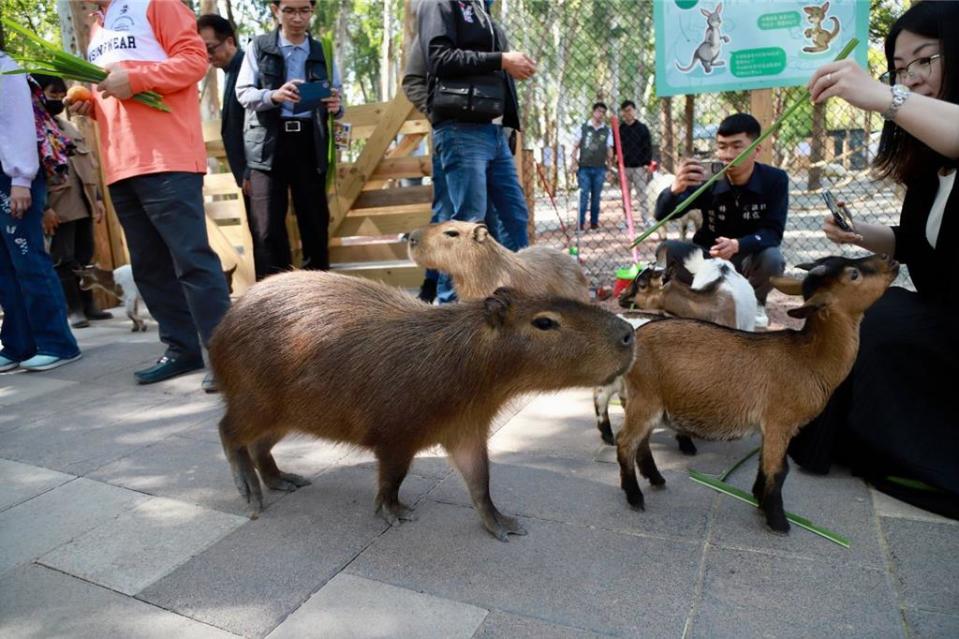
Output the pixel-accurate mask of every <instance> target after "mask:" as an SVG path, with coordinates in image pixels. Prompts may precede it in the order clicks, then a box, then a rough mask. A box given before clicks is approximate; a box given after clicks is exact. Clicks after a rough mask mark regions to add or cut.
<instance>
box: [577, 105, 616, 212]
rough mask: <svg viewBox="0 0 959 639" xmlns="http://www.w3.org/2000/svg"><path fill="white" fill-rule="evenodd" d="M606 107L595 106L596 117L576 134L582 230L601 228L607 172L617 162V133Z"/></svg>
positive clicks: (594, 115)
mask: <svg viewBox="0 0 959 639" xmlns="http://www.w3.org/2000/svg"><path fill="white" fill-rule="evenodd" d="M606 110H607V109H606V105H605V104H604V103H602V102H597V103H596V104H594V105H593V117H592V118H590V119H589V121H587V122H586V123H584V124H583V125H582V126H581V127H580V128H579V130H578V131H577V132H576V139H575V143H574V144H573V170H575V171H576V179H577V180H578V181H579V230H581V231H582V230H585V227H586V206H587V205H589V228H591V229H598V228H599V198H600V195H601V194H602V192H603V182H605V181H606V168H607V166H609V163H610V162H611V161H612V159H613V130H612V129H611V128H609V125H608V124H607V123H606Z"/></svg>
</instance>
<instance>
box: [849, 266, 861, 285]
mask: <svg viewBox="0 0 959 639" xmlns="http://www.w3.org/2000/svg"><path fill="white" fill-rule="evenodd" d="M849 279H850V280H852V281H853V282H855V281H856V280H858V279H859V269H855V268H853V269H849Z"/></svg>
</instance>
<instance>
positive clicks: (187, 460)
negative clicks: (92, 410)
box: [89, 435, 342, 517]
mask: <svg viewBox="0 0 959 639" xmlns="http://www.w3.org/2000/svg"><path fill="white" fill-rule="evenodd" d="M293 450H294V451H295V450H296V449H293ZM341 454H342V453H341ZM274 457H275V459H276V462H277V465H278V466H279V467H280V468H281V469H282V470H284V471H287V472H293V473H297V474H300V475H303V476H304V477H315V476H316V475H318V474H319V473H321V472H322V471H323V470H324V469H326V468H328V467H329V466H330V465H331V463H332V461H330V460H327V461H326V463H323V461H322V460H318V459H317V458H316V457H314V458H309V459H304V458H303V457H300V456H297V455H295V454H293V453H292V452H291V451H290V449H289V448H288V447H285V446H284V444H283V443H282V442H281V443H280V444H279V445H278V446H277V447H276V448H274ZM89 477H90V478H92V479H97V480H99V481H104V482H107V483H110V484H113V485H115V486H123V487H124V488H130V489H132V490H137V491H140V492H143V493H147V494H150V495H157V496H161V497H169V498H172V499H177V500H179V501H182V502H186V503H189V504H196V505H198V506H202V507H204V508H211V509H215V510H218V511H221V512H224V513H233V514H235V515H240V516H244V517H245V516H246V515H248V514H249V507H248V506H247V504H246V502H245V501H244V500H243V499H242V498H241V497H240V494H239V492H238V491H237V489H236V485H235V484H234V483H233V475H232V473H231V471H230V465H229V463H228V462H227V461H226V455H224V454H223V447H222V446H221V445H220V443H219V441H217V442H216V443H214V442H210V441H206V440H197V439H189V438H185V437H180V436H178V435H174V436H173V437H169V438H167V439H165V440H163V441H161V442H159V443H157V444H153V445H151V446H147V447H145V448H140V449H137V450H135V451H133V452H132V453H130V454H129V455H127V456H125V457H122V458H121V459H118V460H116V461H114V462H112V463H110V464H107V465H105V466H102V467H100V468H98V469H97V470H95V471H94V472H92V473H90V475H89ZM288 494H289V493H285V492H283V491H273V490H266V491H265V492H264V494H263V498H264V502H265V505H266V507H267V508H269V507H270V506H271V505H272V504H274V503H275V502H277V501H279V500H280V499H282V498H284V497H286V496H287V495H288Z"/></svg>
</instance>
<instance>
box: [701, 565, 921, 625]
mask: <svg viewBox="0 0 959 639" xmlns="http://www.w3.org/2000/svg"><path fill="white" fill-rule="evenodd" d="M688 630H689V632H688V634H687V635H686V636H687V637H690V638H691V639H692V638H695V637H709V638H712V639H720V638H724V637H729V638H730V639H740V638H741V637H777V638H780V639H789V638H791V637H796V638H797V639H799V638H803V639H805V638H808V637H843V638H844V639H853V638H859V637H861V638H862V639H876V638H877V637H883V638H884V639H889V638H893V637H903V638H905V628H904V627H903V624H902V620H901V617H900V615H899V610H898V606H897V605H896V600H895V595H894V593H893V592H892V588H891V587H890V585H889V583H888V580H887V579H886V574H885V573H884V572H883V571H882V570H879V569H875V568H869V567H864V566H857V565H845V566H842V567H841V568H837V567H836V566H835V565H833V564H830V563H828V562H821V561H811V560H809V559H806V558H801V557H785V556H780V555H772V554H769V553H766V552H753V551H745V550H729V549H718V548H716V547H713V546H710V547H709V548H708V550H707V553H706V561H705V572H704V577H703V584H702V601H701V603H700V604H699V607H698V609H697V611H696V612H695V614H694V617H693V619H692V621H691V624H690V627H689V629H688Z"/></svg>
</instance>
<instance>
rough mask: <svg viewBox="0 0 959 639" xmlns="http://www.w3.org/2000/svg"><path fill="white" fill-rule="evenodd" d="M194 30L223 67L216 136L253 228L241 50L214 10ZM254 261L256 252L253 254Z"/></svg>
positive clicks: (230, 28) (228, 26) (212, 60)
mask: <svg viewBox="0 0 959 639" xmlns="http://www.w3.org/2000/svg"><path fill="white" fill-rule="evenodd" d="M196 30H197V32H199V34H200V37H201V38H203V44H205V45H206V55H207V58H209V60H210V64H212V65H213V66H214V67H216V68H217V69H223V73H224V86H223V108H222V110H221V112H220V137H221V139H222V140H223V149H224V150H225V151H226V162H227V164H229V165H230V172H231V173H233V178H234V179H235V180H236V185H237V186H239V187H240V188H242V189H243V206H244V208H245V209H246V219H247V221H248V222H249V224H250V228H251V229H252V228H253V219H252V217H251V215H250V172H249V169H247V167H246V150H245V149H244V148H243V120H244V118H245V117H246V109H244V108H243V107H242V106H241V105H240V102H239V101H238V100H237V99H236V78H237V76H239V75H240V67H241V66H242V64H243V55H244V54H243V49H241V48H240V47H239V44H238V42H237V39H236V32H235V31H234V30H233V25H231V24H230V21H229V20H227V19H226V18H224V17H222V16H218V15H217V14H215V13H207V14H205V15H202V16H200V17H199V18H197V21H196ZM253 257H254V260H255V259H256V254H255V253H254V256H253Z"/></svg>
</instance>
